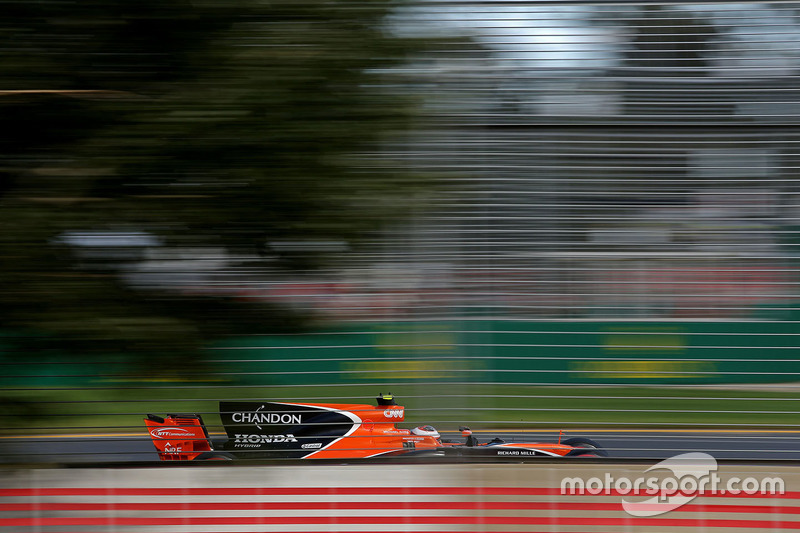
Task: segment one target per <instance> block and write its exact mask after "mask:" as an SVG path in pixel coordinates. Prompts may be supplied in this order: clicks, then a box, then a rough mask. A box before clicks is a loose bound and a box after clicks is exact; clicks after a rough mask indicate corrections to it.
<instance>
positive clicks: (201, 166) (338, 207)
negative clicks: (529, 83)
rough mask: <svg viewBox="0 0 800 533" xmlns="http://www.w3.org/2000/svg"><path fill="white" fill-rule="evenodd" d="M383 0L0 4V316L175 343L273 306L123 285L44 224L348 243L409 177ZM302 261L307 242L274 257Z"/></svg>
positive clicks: (75, 332)
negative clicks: (397, 156)
mask: <svg viewBox="0 0 800 533" xmlns="http://www.w3.org/2000/svg"><path fill="white" fill-rule="evenodd" d="M392 5H393V3H392V2H389V1H382V0H365V1H347V2H337V1H323V0H302V1H300V0H278V1H271V2H260V1H258V0H246V1H227V0H215V1H200V2H183V1H179V0H173V1H152V0H144V1H138V2H130V1H127V0H95V1H89V2H79V3H75V2H66V1H53V2H24V3H23V2H12V1H0V8H1V9H2V10H3V12H4V15H5V16H4V17H3V20H2V21H0V46H2V48H3V50H4V53H3V54H2V55H0V77H1V78H2V79H3V80H4V84H3V87H0V131H2V133H1V134H0V217H2V220H3V232H2V235H0V298H2V306H0V309H2V310H1V311H0V320H2V323H3V325H4V326H5V327H6V328H10V329H20V328H23V329H26V330H31V331H37V332H43V333H45V334H46V335H47V338H50V339H54V340H55V341H56V342H57V343H60V344H63V345H65V346H67V347H71V348H74V349H75V350H78V351H81V352H87V351H99V352H103V353H108V352H109V350H115V349H124V350H126V351H130V352H137V353H138V352H141V353H151V354H159V353H169V354H187V356H189V355H188V354H192V353H196V352H195V350H196V349H197V347H198V346H200V345H201V344H203V343H204V342H206V341H207V340H208V339H209V337H214V336H219V335H225V334H229V333H232V332H241V331H242V330H243V329H247V330H249V331H270V330H275V329H284V328H296V327H297V324H298V323H299V319H300V318H302V317H298V316H294V315H292V314H291V313H289V312H288V311H285V310H276V309H272V308H269V307H266V306H263V305H262V306H260V307H259V306H255V305H243V304H241V303H237V302H229V301H225V300H223V299H211V298H202V299H198V298H192V297H187V296H185V295H178V294H176V293H166V294H152V293H151V294H145V293H143V292H138V291H134V290H132V289H130V288H129V287H127V286H126V285H125V284H124V283H123V282H122V280H121V276H120V275H119V274H118V271H117V270H114V269H110V268H106V269H102V268H101V269H97V268H93V269H89V268H86V265H84V264H81V263H80V262H79V261H77V260H76V257H75V256H74V254H73V253H71V252H72V251H71V250H69V249H68V248H66V247H64V246H58V245H57V241H58V237H59V236H63V235H64V234H65V233H68V232H76V231H98V230H108V231H130V230H135V231H143V232H148V233H150V234H154V235H159V236H161V237H163V238H164V239H165V240H166V242H167V243H168V244H169V245H171V246H177V247H181V246H194V247H197V246H217V247H222V248H226V249H229V250H235V251H240V252H244V253H247V254H251V255H253V256H257V254H262V256H263V255H264V254H265V252H267V250H265V246H266V243H268V242H270V241H276V240H278V241H292V240H336V241H339V242H347V243H349V244H350V246H357V244H358V242H359V239H360V238H361V237H363V236H365V235H368V234H370V232H375V231H379V230H380V229H381V227H382V225H383V224H385V223H386V221H387V220H391V219H392V218H393V217H397V216H401V215H402V214H403V213H404V210H405V208H406V207H407V206H406V205H405V204H404V202H403V201H402V200H400V198H407V197H409V196H410V195H409V194H408V193H409V192H410V191H412V190H416V189H417V188H418V187H422V186H424V184H422V183H419V182H418V180H417V179H416V178H414V177H413V176H409V175H408V174H407V173H406V172H404V171H401V170H398V169H400V167H399V166H398V165H396V164H395V162H393V161H391V160H388V159H387V157H386V156H382V157H378V155H377V154H379V153H380V152H381V151H385V146H387V145H388V144H389V143H391V142H393V141H396V140H399V139H401V136H402V135H403V132H404V130H405V128H406V127H407V123H408V121H409V120H411V119H412V118H413V113H414V109H415V107H414V105H413V102H411V101H410V100H409V99H408V98H406V97H404V95H403V94H402V92H401V90H400V89H399V88H398V84H397V83H394V84H393V83H389V82H388V81H387V76H388V74H387V72H388V71H389V70H390V69H391V68H392V67H393V66H396V65H399V64H401V63H402V62H403V61H405V60H406V58H407V57H408V56H409V55H410V54H413V53H414V52H415V51H416V50H417V49H419V47H420V46H421V45H422V43H420V42H416V41H409V40H401V39H399V38H396V37H394V36H393V35H392V34H391V33H390V32H388V31H387V30H386V27H385V25H384V22H383V21H384V17H385V16H386V14H387V13H388V10H389V9H390V7H391V6H392ZM278 259H279V260H284V262H283V264H284V265H291V266H295V267H296V266H303V267H308V266H315V265H317V264H319V263H320V262H321V261H324V260H325V259H326V258H325V257H323V256H315V257H307V256H304V257H297V256H290V255H283V256H281V255H280V254H278Z"/></svg>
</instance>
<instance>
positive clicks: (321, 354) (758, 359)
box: [211, 321, 800, 385]
mask: <svg viewBox="0 0 800 533" xmlns="http://www.w3.org/2000/svg"><path fill="white" fill-rule="evenodd" d="M795 329H796V326H795V325H794V324H792V323H781V322H734V323H731V322H725V323H722V322H680V323H679V322H660V323H656V322H629V321H626V322H623V321H620V322H577V321H576V322H523V321H442V322H431V323H424V324H421V323H394V324H385V323H383V324H369V325H367V324H362V325H359V326H355V327H350V328H342V329H338V330H330V331H327V332H319V333H315V334H311V335H300V336H291V335H286V336H257V337H245V338H238V339H233V340H231V341H229V342H227V343H224V344H223V345H220V346H218V347H216V348H215V349H213V350H212V351H211V353H212V355H211V358H212V359H213V360H214V361H215V364H216V366H217V368H219V369H220V370H221V371H222V373H223V375H224V376H225V377H226V378H227V379H230V380H232V381H237V382H241V383H247V384H264V385H294V384H348V383H367V382H375V383H380V382H405V381H468V382H475V383H479V382H485V383H520V384H536V383H541V384H562V383H563V384H682V383H685V384H714V383H719V384H724V383H774V382H791V381H798V380H800V379H798V375H800V367H799V366H798V360H800V357H798V355H799V350H800V348H798V346H797V344H798V334H797V333H796V332H795Z"/></svg>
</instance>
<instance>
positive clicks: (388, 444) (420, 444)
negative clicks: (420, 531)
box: [144, 394, 608, 461]
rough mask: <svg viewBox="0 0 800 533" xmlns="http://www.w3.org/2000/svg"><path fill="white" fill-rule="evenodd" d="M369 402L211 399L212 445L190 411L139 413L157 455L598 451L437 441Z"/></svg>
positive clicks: (571, 445) (590, 446)
mask: <svg viewBox="0 0 800 533" xmlns="http://www.w3.org/2000/svg"><path fill="white" fill-rule="evenodd" d="M376 404H377V405H374V406H373V405H366V404H364V405H362V404H328V403H319V404H317V403H284V402H252V401H249V402H227V401H222V402H220V403H219V410H220V418H221V419H222V424H223V426H224V427H225V432H226V433H227V436H228V439H227V441H225V442H223V443H221V444H219V445H215V443H213V442H212V440H211V438H210V437H209V433H208V430H207V429H206V426H205V424H204V423H203V419H202V417H201V416H200V415H197V414H171V415H167V416H166V418H162V417H160V416H156V415H152V414H148V415H147V418H145V419H144V422H145V425H146V426H147V429H148V431H149V432H150V436H151V438H152V439H153V444H155V447H156V450H157V451H158V455H159V457H160V458H161V460H163V461H192V460H194V461H197V460H230V459H271V458H286V459H365V458H372V457H389V456H402V457H425V456H443V457H476V456H477V457H498V458H500V457H504V458H511V459H522V458H530V457H576V456H594V457H605V456H607V455H608V454H607V453H606V451H605V450H603V449H602V448H601V447H600V445H599V444H597V443H596V442H594V441H592V440H589V439H585V438H581V437H576V438H569V439H564V440H561V439H560V438H559V441H558V442H554V443H553V442H505V441H504V440H503V439H500V438H495V439H493V440H490V441H488V442H483V443H482V442H479V441H478V439H477V438H476V437H475V436H474V435H473V434H472V432H471V431H470V430H469V428H466V427H461V428H459V430H460V431H461V434H462V436H463V437H464V439H465V440H464V441H454V440H447V439H442V438H441V436H440V435H439V432H438V431H436V429H435V428H433V427H432V426H428V425H425V426H419V427H415V428H413V429H401V428H398V427H397V422H402V421H403V420H404V419H405V412H404V409H403V407H402V406H400V405H397V403H396V402H395V400H394V398H393V397H392V395H390V394H387V395H384V394H381V395H379V396H378V398H376Z"/></svg>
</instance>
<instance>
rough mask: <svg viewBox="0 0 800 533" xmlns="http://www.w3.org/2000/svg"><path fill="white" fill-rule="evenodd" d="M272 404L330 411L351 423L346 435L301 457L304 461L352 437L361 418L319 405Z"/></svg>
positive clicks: (347, 412) (344, 411)
mask: <svg viewBox="0 0 800 533" xmlns="http://www.w3.org/2000/svg"><path fill="white" fill-rule="evenodd" d="M273 403H275V404H278V405H294V406H299V407H310V408H313V409H319V410H320V411H330V412H333V413H337V414H341V415H344V416H346V417H347V418H349V419H350V420H352V421H353V425H352V426H351V427H350V429H349V430H347V433H345V434H344V435H342V436H341V437H338V438H336V439H334V440H333V441H331V442H329V443H328V444H326V445H325V446H323V447H322V448H320V449H319V450H314V451H313V452H311V453H309V454H308V455H305V456H303V458H304V459H310V458H312V457H313V456H314V455H316V454H318V453H320V452H322V451H324V450H326V449H327V448H330V447H331V446H333V445H334V444H336V443H337V442H339V441H340V440H342V439H344V438H347V437H349V436H350V435H352V434H353V433H354V432H355V431H356V430H357V429H358V426H359V425H360V424H361V422H362V421H361V418H360V417H358V416H357V415H356V414H355V413H353V412H351V411H346V410H342V409H335V408H332V407H324V406H321V405H315V404H313V403H310V404H307V403H286V402H273Z"/></svg>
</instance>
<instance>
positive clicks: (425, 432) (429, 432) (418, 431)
mask: <svg viewBox="0 0 800 533" xmlns="http://www.w3.org/2000/svg"><path fill="white" fill-rule="evenodd" d="M411 433H412V434H414V435H419V436H421V437H433V438H435V439H438V438H439V432H438V431H436V428H435V427H433V426H417V427H415V428H414V429H412V430H411Z"/></svg>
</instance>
